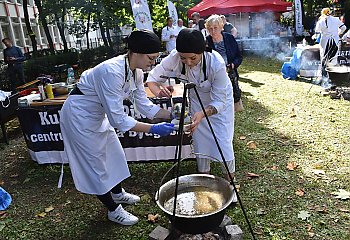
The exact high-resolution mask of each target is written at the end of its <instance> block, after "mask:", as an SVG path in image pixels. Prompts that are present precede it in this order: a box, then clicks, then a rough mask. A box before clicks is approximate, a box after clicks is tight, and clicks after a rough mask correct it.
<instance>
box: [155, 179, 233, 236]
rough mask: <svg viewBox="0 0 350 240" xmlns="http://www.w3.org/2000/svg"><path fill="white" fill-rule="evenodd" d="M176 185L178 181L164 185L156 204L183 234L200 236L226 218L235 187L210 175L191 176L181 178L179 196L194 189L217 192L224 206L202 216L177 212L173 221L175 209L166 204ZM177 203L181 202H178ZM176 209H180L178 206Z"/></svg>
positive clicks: (157, 194) (171, 196)
mask: <svg viewBox="0 0 350 240" xmlns="http://www.w3.org/2000/svg"><path fill="white" fill-rule="evenodd" d="M175 185H176V179H172V180H170V181H168V182H166V183H165V184H163V185H162V186H161V187H160V188H159V190H158V192H157V193H156V202H157V205H158V206H159V207H160V209H162V211H164V212H165V213H166V215H167V216H168V217H169V219H170V221H172V223H173V224H174V227H175V228H176V229H177V230H179V231H181V232H183V233H190V234H199V233H206V232H209V231H211V230H213V229H214V228H216V227H218V226H219V225H220V223H221V222H222V220H223V218H224V215H225V212H226V208H227V207H228V206H229V205H230V204H231V202H232V200H233V197H234V194H233V186H232V185H231V184H230V183H229V182H228V181H226V180H225V179H223V178H220V177H216V176H213V175H209V174H191V175H185V176H181V177H179V186H178V196H179V194H181V193H186V192H191V191H195V190H192V189H197V188H201V189H207V190H208V192H213V193H214V192H216V193H219V194H220V195H221V196H220V199H222V203H221V205H222V206H221V207H220V208H218V209H216V210H215V211H213V212H209V213H206V214H200V215H188V214H186V215H185V214H181V212H180V213H179V212H178V211H176V212H177V213H176V214H175V219H173V212H172V209H173V207H171V209H167V208H166V207H165V204H166V203H168V202H169V199H172V198H173V197H174V194H175ZM178 199H179V197H178ZM191 200H193V199H189V201H191ZM177 203H179V202H178V201H177ZM197 204H198V202H197ZM179 207H181V206H179ZM176 209H178V206H177V207H176Z"/></svg>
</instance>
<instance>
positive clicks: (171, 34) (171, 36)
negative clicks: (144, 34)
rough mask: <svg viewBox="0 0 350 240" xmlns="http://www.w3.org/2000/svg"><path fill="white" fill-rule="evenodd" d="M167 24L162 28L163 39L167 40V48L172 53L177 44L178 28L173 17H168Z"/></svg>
mask: <svg viewBox="0 0 350 240" xmlns="http://www.w3.org/2000/svg"><path fill="white" fill-rule="evenodd" d="M166 22H167V25H166V26H165V27H164V28H163V29H162V41H163V42H165V48H166V51H167V52H168V53H170V52H171V51H172V50H173V49H175V46H176V36H177V33H176V30H175V28H174V26H173V19H172V18H171V17H168V18H167V20H166Z"/></svg>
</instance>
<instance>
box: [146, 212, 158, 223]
mask: <svg viewBox="0 0 350 240" xmlns="http://www.w3.org/2000/svg"><path fill="white" fill-rule="evenodd" d="M159 217H160V216H159V214H156V215H153V214H148V215H147V221H149V222H152V223H155V222H156V221H157V220H158V218H159Z"/></svg>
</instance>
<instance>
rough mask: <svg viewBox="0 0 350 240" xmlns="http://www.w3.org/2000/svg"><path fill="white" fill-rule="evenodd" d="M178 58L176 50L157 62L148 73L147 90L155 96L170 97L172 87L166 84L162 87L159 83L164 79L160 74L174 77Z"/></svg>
mask: <svg viewBox="0 0 350 240" xmlns="http://www.w3.org/2000/svg"><path fill="white" fill-rule="evenodd" d="M179 61H180V60H179V58H178V56H177V53H176V51H175V50H174V52H172V53H170V55H169V56H167V57H166V58H164V59H163V60H162V61H161V62H160V64H158V65H157V66H156V67H155V68H153V69H152V70H151V72H150V73H149V74H148V78H147V86H148V88H149V90H150V91H151V92H152V93H153V94H154V95H155V96H156V97H167V98H170V97H171V92H172V87H171V86H167V87H163V86H161V84H160V83H163V82H165V81H166V79H164V78H161V76H162V75H163V76H169V77H174V76H176V72H177V70H178V66H179V65H178V62H179Z"/></svg>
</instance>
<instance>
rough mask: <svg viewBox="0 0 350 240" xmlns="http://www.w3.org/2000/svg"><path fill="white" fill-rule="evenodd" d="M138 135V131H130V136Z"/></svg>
mask: <svg viewBox="0 0 350 240" xmlns="http://www.w3.org/2000/svg"><path fill="white" fill-rule="evenodd" d="M136 136H137V132H135V131H129V137H136Z"/></svg>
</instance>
